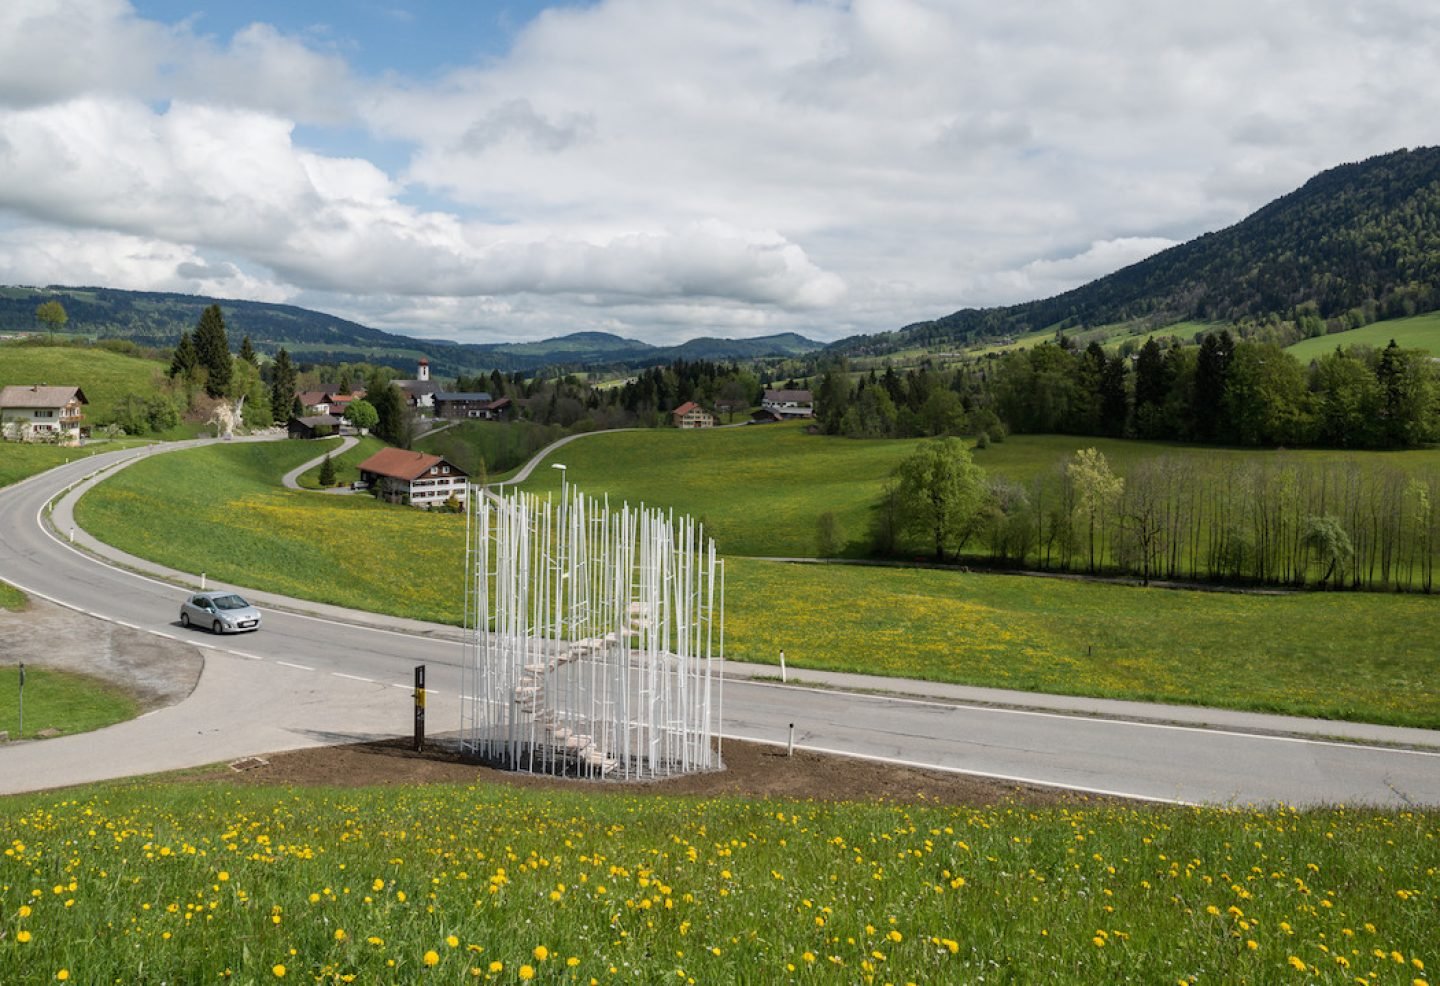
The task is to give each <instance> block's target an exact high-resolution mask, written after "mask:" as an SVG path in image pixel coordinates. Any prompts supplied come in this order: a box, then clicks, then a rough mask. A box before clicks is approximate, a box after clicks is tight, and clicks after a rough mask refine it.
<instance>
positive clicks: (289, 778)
mask: <svg viewBox="0 0 1440 986" xmlns="http://www.w3.org/2000/svg"><path fill="white" fill-rule="evenodd" d="M722 755H723V759H724V763H725V766H724V769H722V770H716V771H707V772H705V773H698V774H687V775H684V776H680V777H671V778H665V779H662V780H653V781H594V780H578V779H569V778H563V777H545V776H535V775H531V774H519V773H515V772H513V771H508V770H500V769H497V768H494V767H487V766H483V765H477V764H474V763H467V762H466V761H465V760H464V759H463V758H461V756H460V755H459V754H458V753H457V752H455V750H454V749H453V747H452V746H451V745H450V744H448V743H445V742H444V741H441V742H440V743H437V744H435V745H433V746H431V747H430V748H429V749H428V750H426V751H425V752H419V753H417V752H416V751H415V750H414V749H413V743H412V741H411V740H410V739H409V738H404V739H389V740H378V741H375V742H370V743H355V744H349V745H345V746H324V747H312V748H309V749H303V750H292V751H290V752H286V753H277V754H272V755H269V756H265V757H251V758H247V760H246V761H240V762H237V763H236V764H235V765H234V766H231V765H224V766H221V767H217V768H210V769H207V770H203V771H191V772H188V773H187V775H186V779H187V780H190V781H196V782H204V781H211V782H215V781H221V782H227V783H231V784H259V785H267V786H268V785H278V786H286V787H312V786H323V787H362V786H365V787H368V786H376V785H382V786H383V785H412V784H504V785H511V786H514V787H522V788H531V789H538V790H563V789H569V790H575V789H579V788H586V789H595V790H604V791H609V792H614V793H618V794H627V795H665V796H676V797H694V798H722V797H729V798H755V799H761V798H773V799H781V800H787V801H804V800H817V801H886V802H892V803H902V804H939V805H954V806H966V805H992V804H998V803H1002V802H1004V803H1014V804H1024V805H1031V806H1035V807H1043V806H1047V805H1056V804H1077V803H1081V802H1089V803H1093V802H1095V801H1097V800H1110V799H1096V798H1088V797H1086V796H1084V795H1080V794H1076V793H1075V792H1072V791H1066V790H1063V789H1060V788H1049V787H1040V786H1038V785H1029V784H1014V783H1009V782H1005V781H998V780H992V779H990V778H985V777H976V776H974V775H970V774H959V773H951V772H949V771H942V770H922V769H917V768H914V767H905V766H898V765H893V764H885V763H880V762H877V761H871V760H860V759H855V758H851V757H840V756H833V755H830V754H821V753H812V752H810V751H807V750H796V751H795V752H794V755H793V756H787V755H786V750H785V748H784V747H772V746H765V745H762V744H759V743H746V742H740V741H737V740H729V741H726V742H725V743H724V745H723V747H722Z"/></svg>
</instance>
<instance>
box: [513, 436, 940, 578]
mask: <svg viewBox="0 0 1440 986" xmlns="http://www.w3.org/2000/svg"><path fill="white" fill-rule="evenodd" d="M917 444H918V440H894V439H874V440H863V439H833V438H824V437H821V436H817V435H808V434H806V433H805V430H804V425H803V423H801V422H792V423H786V424H778V425H764V426H751V427H744V428H723V429H713V430H706V431H700V430H694V431H681V430H680V429H676V428H666V429H656V430H646V431H626V432H616V433H614V434H602V435H594V436H589V437H586V438H582V439H580V440H579V441H576V442H572V443H571V444H569V445H566V446H565V447H563V448H561V449H559V450H557V451H555V452H553V453H551V455H550V456H549V458H547V459H546V461H545V463H544V464H542V465H541V466H540V467H539V468H537V469H536V470H535V471H534V472H533V473H531V475H530V479H529V480H527V481H526V482H525V484H524V487H523V488H524V489H526V490H529V491H531V492H535V493H540V494H542V495H543V494H544V493H547V492H558V491H559V489H560V482H561V473H560V471H559V470H557V469H551V468H548V466H549V464H551V463H556V462H560V463H564V465H565V467H566V469H565V478H566V481H568V482H570V483H574V484H576V485H578V486H579V487H580V488H581V489H582V490H584V491H585V492H586V493H588V494H590V495H592V496H600V495H602V494H606V495H608V496H609V497H610V499H611V500H612V501H617V500H619V501H626V502H629V503H631V504H639V503H642V502H643V503H644V504H646V505H647V506H659V507H665V508H667V509H671V508H673V509H674V510H676V511H677V512H683V513H688V514H691V515H693V516H695V517H698V518H702V519H703V520H704V522H705V528H706V530H707V531H708V532H709V533H710V535H711V536H712V537H714V538H715V543H716V544H717V545H718V546H719V547H720V550H721V551H723V552H724V553H726V554H727V555H771V556H773V555H779V556H794V555H799V556H810V555H813V554H814V553H815V536H816V519H817V518H818V517H819V516H820V515H821V514H822V513H825V512H827V511H828V512H833V513H834V514H835V516H836V519H837V520H838V521H839V524H840V529H841V531H842V532H843V534H844V539H853V538H860V537H862V536H863V535H864V533H865V531H866V530H867V529H868V525H869V517H870V509H871V505H872V504H873V503H874V502H875V500H876V499H877V498H878V497H879V495H880V490H881V487H882V486H884V484H885V481H886V479H887V478H888V477H889V476H890V474H891V472H893V471H894V469H895V467H896V466H897V465H898V464H899V463H900V461H901V460H902V459H904V458H905V456H907V455H909V454H910V452H911V451H913V450H914V448H915V446H916V445H917Z"/></svg>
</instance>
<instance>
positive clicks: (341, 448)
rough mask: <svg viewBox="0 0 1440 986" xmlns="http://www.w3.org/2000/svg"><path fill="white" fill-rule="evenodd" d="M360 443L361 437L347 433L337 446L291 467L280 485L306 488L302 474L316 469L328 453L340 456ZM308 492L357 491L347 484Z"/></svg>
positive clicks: (288, 487) (294, 488)
mask: <svg viewBox="0 0 1440 986" xmlns="http://www.w3.org/2000/svg"><path fill="white" fill-rule="evenodd" d="M358 444H360V439H358V438H356V437H355V436H354V435H347V436H345V437H344V438H342V439H340V444H339V445H336V446H335V447H334V448H332V449H328V450H327V451H326V452H324V453H323V454H322V455H319V456H317V457H315V458H313V459H311V460H310V461H309V462H307V463H305V464H304V465H303V466H296V467H295V468H294V469H291V470H290V471H289V472H287V473H286V474H285V475H283V476H281V477H280V485H281V486H284V487H285V488H286V489H287V490H306V487H304V486H301V485H300V477H301V476H303V475H305V474H306V473H307V472H309V471H310V470H311V469H314V468H315V467H316V466H318V465H319V464H320V463H322V462H324V461H325V456H327V455H328V456H330V457H331V458H334V457H335V456H338V455H341V454H343V453H345V452H348V451H350V450H351V449H352V448H354V447H355V446H356V445H358ZM307 492H310V493H353V492H355V491H354V490H352V489H350V488H349V487H346V486H334V487H331V488H330V489H325V490H308V491H307Z"/></svg>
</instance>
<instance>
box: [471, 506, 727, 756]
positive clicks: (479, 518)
mask: <svg viewBox="0 0 1440 986" xmlns="http://www.w3.org/2000/svg"><path fill="white" fill-rule="evenodd" d="M466 516H467V522H466V529H467V537H466V596H465V627H466V644H465V666H464V676H465V682H464V688H463V690H462V696H463V697H462V699H461V715H460V719H461V749H462V751H463V752H465V753H466V754H468V755H471V756H474V757H476V758H477V759H479V760H482V761H485V762H487V763H494V764H497V765H500V766H504V767H507V768H510V769H514V770H521V771H526V772H531V773H546V774H563V775H568V776H582V777H597V778H598V777H605V778H617V779H619V778H623V779H634V778H652V777H664V776H669V775H673V774H682V773H692V772H697V771H703V770H712V769H718V768H719V767H720V766H721V762H720V752H721V751H720V749H719V748H718V746H717V745H715V741H716V740H717V739H718V736H717V733H716V731H715V730H714V729H713V728H712V721H713V720H714V719H716V718H718V715H719V712H720V707H719V705H718V702H719V701H720V700H722V699H723V696H721V695H720V674H719V673H718V669H717V668H716V666H715V661H714V659H712V655H714V657H715V658H718V659H719V660H720V661H721V662H723V660H724V648H725V644H724V610H725V568H724V562H723V561H722V560H720V559H719V558H717V557H716V552H715V542H714V541H713V540H711V539H709V538H707V537H705V535H704V530H703V528H702V527H701V525H699V524H698V523H696V522H695V521H694V520H693V519H691V518H689V517H679V518H677V517H675V516H674V515H673V514H672V515H669V516H667V515H666V514H664V513H662V512H661V511H658V510H653V509H652V510H646V509H645V508H644V507H643V506H642V507H641V508H639V509H632V508H631V507H629V506H628V505H625V506H622V507H620V508H619V509H615V508H612V507H611V506H610V505H609V503H608V500H607V501H599V500H596V499H594V498H592V497H587V496H584V495H583V494H580V493H578V492H577V491H576V490H575V488H574V487H573V486H571V485H569V484H568V483H562V492H561V496H560V499H559V502H558V503H557V502H555V501H553V500H551V499H549V498H546V499H543V500H542V499H540V498H538V497H536V496H534V495H532V494H526V493H521V492H518V491H517V492H513V493H510V494H508V495H506V496H503V497H501V496H495V495H493V494H488V493H485V492H484V491H482V490H478V489H477V490H475V491H472V495H471V496H470V497H469V498H468V504H467V509H466ZM712 695H713V696H715V698H713V699H712ZM712 702H714V703H716V704H713V705H712Z"/></svg>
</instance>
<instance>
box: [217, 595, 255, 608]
mask: <svg viewBox="0 0 1440 986" xmlns="http://www.w3.org/2000/svg"><path fill="white" fill-rule="evenodd" d="M249 605H250V604H249V603H247V602H246V601H245V600H243V599H241V598H240V597H239V596H235V595H230V596H216V597H215V608H216V609H246V608H248V607H249Z"/></svg>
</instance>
